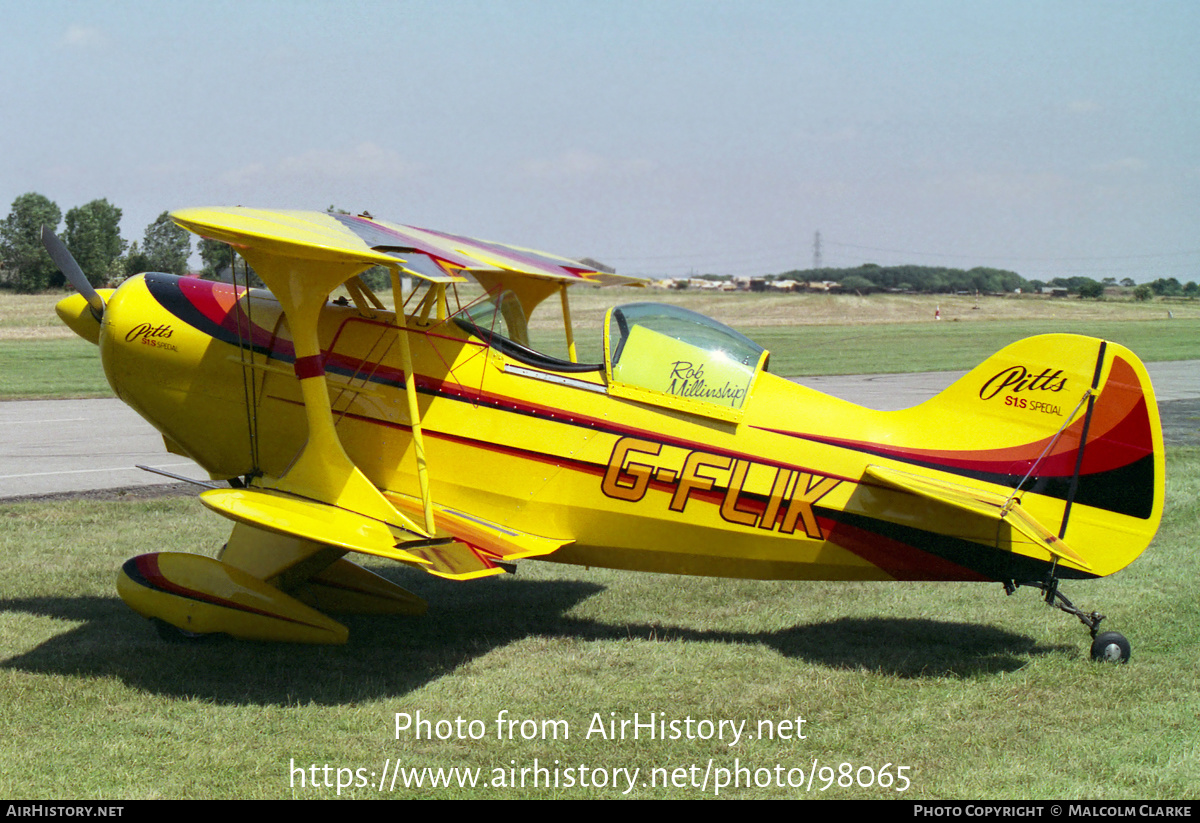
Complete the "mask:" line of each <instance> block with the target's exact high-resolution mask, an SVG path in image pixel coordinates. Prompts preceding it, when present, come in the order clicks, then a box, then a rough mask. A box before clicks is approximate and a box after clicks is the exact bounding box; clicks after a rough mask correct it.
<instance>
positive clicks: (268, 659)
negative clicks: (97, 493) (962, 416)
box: [0, 580, 1074, 705]
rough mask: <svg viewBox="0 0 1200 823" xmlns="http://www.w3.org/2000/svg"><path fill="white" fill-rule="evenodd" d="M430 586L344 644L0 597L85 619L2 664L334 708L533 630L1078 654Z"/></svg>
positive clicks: (998, 659)
mask: <svg viewBox="0 0 1200 823" xmlns="http://www.w3.org/2000/svg"><path fill="white" fill-rule="evenodd" d="M430 582H431V583H432V586H426V587H424V589H425V590H424V591H423V594H425V595H427V596H429V597H430V600H431V603H432V604H433V605H431V607H430V611H429V613H428V614H426V615H425V616H424V617H420V618H412V617H373V616H348V617H346V618H345V619H346V622H347V624H348V625H349V626H350V628H351V630H352V631H351V635H350V638H351V639H350V642H349V643H348V644H347V645H344V646H306V645H298V644H283V643H278V644H274V643H252V642H246V641H234V640H231V639H228V638H225V637H211V638H205V639H202V640H199V641H196V642H185V643H167V642H164V641H162V640H161V639H159V637H158V635H157V634H156V633H155V632H154V630H153V629H152V628H151V626H150V625H149V624H148V623H147V622H146V621H144V620H143V619H142V618H140V617H138V616H137V615H135V614H133V613H132V612H130V610H129V609H127V608H126V607H125V606H124V604H122V603H121V602H120V601H119V600H118V599H117V598H115V597H36V598H21V599H9V600H0V613H17V612H20V613H26V614H33V615H40V616H45V617H51V618H55V619H59V620H67V621H72V622H78V623H80V624H81V625H79V626H77V627H75V628H73V629H71V630H70V631H66V632H63V633H62V634H58V635H56V636H54V637H53V638H51V639H49V640H47V641H46V642H44V643H41V644H40V645H38V646H37V647H35V648H33V649H31V650H30V651H28V652H25V653H23V654H19V655H16V656H14V657H11V658H9V659H8V660H6V661H3V663H0V666H3V667H4V668H8V669H18V670H21V671H26V672H32V673H40V674H55V675H73V676H91V677H98V676H106V677H116V678H119V679H120V680H121V681H123V682H125V683H127V684H129V685H130V686H133V687H136V688H139V689H144V690H146V691H149V692H153V693H157V694H162V695H170V696H180V697H182V696H188V697H199V698H202V699H205V700H211V701H214V702H217V703H236V704H245V703H256V704H264V705H290V704H296V703H317V704H320V705H337V704H341V703H346V702H352V701H358V700H370V699H378V698H381V697H401V696H403V695H405V694H408V693H409V692H412V691H414V690H416V689H419V688H420V687H422V686H423V685H425V684H427V683H429V682H432V681H434V680H436V679H438V678H440V677H443V676H445V675H447V674H449V673H451V672H453V671H454V670H456V669H457V668H459V667H461V666H463V665H464V664H467V663H469V662H470V661H472V660H474V659H476V658H479V657H482V656H484V655H486V654H488V653H489V652H491V651H492V650H495V649H498V648H502V647H504V646H507V645H509V644H512V643H515V642H519V641H521V640H524V639H527V638H549V639H576V640H582V641H585V642H596V641H599V642H603V641H615V640H623V641H631V642H683V643H726V644H743V645H761V646H765V647H767V648H769V649H773V650H774V651H775V652H777V653H778V654H781V655H783V656H784V657H787V658H791V659H794V660H797V661H800V662H804V663H809V664H812V665H816V666H827V667H829V668H833V669H849V670H861V671H864V672H876V673H881V674H885V675H889V676H893V677H899V678H925V677H939V676H946V675H949V676H954V677H964V676H972V675H977V674H990V673H997V672H1004V671H1014V670H1016V669H1019V668H1021V667H1022V666H1024V665H1026V664H1027V663H1028V659H1029V658H1030V657H1031V656H1040V655H1046V654H1055V653H1061V652H1063V651H1074V650H1073V648H1069V647H1064V646H1050V645H1045V644H1040V643H1038V642H1037V641H1036V640H1034V639H1032V638H1030V637H1028V636H1025V635H1021V634H1015V633H1013V632H1010V631H1005V630H1002V629H998V628H994V627H991V626H984V625H974V624H969V623H961V622H952V621H944V620H935V619H906V618H889V617H879V618H851V617H837V618H832V619H830V620H827V621H823V622H820V623H809V624H804V625H797V626H794V627H791V628H787V629H783V630H779V631H765V632H744V631H722V630H712V629H709V630H697V629H690V628H686V627H680V626H671V625H664V624H657V623H648V622H636V623H619V624H615V623H605V622H601V621H596V620H593V619H581V618H577V617H572V616H570V615H569V614H568V612H570V611H571V609H573V608H574V607H575V606H577V605H578V604H579V603H581V602H582V601H584V600H586V599H587V598H589V597H591V596H592V595H595V594H597V593H599V592H600V591H602V590H603V587H602V586H599V585H596V584H593V583H587V582H581V581H519V580H505V581H503V582H499V583H498V584H492V585H488V583H489V581H479V582H478V583H476V584H475V585H474V586H462V585H461V584H456V583H453V582H444V583H443V582H441V581H430ZM431 589H432V590H431ZM731 676H733V677H736V675H731Z"/></svg>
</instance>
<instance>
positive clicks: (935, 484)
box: [863, 466, 1092, 571]
mask: <svg viewBox="0 0 1200 823" xmlns="http://www.w3.org/2000/svg"><path fill="white" fill-rule="evenodd" d="M863 479H864V480H867V481H874V482H875V483H876V484H880V485H883V486H887V487H889V488H893V489H898V490H900V491H904V492H910V493H912V494H916V495H919V496H920V497H924V498H926V499H929V500H934V501H937V502H939V503H945V504H946V505H948V506H953V507H955V508H956V509H960V510H962V511H966V512H970V513H971V514H975V515H979V516H980V517H984V518H987V519H989V520H996V521H1004V522H1006V523H1008V524H1009V525H1010V526H1011V527H1012V528H1013V529H1015V530H1016V531H1018V532H1020V533H1021V534H1022V535H1024V536H1025V537H1026V538H1028V539H1029V540H1031V541H1032V542H1033V543H1034V544H1035V545H1037V546H1040V547H1041V548H1043V549H1045V550H1046V551H1047V552H1049V553H1050V554H1051V555H1053V556H1054V557H1056V558H1060V559H1063V560H1069V561H1071V562H1072V563H1074V564H1076V565H1078V566H1080V567H1082V568H1084V569H1087V570H1089V571H1090V570H1091V568H1092V567H1091V566H1090V565H1089V564H1088V562H1087V561H1086V560H1084V559H1083V558H1082V557H1081V556H1080V555H1079V554H1078V553H1077V552H1075V551H1074V550H1073V549H1072V548H1071V547H1069V546H1068V545H1067V544H1066V543H1064V542H1063V541H1062V540H1060V539H1059V538H1058V537H1057V536H1055V535H1054V533H1053V532H1051V531H1050V530H1049V529H1047V528H1046V527H1045V526H1043V525H1042V524H1041V523H1039V522H1038V521H1037V519H1035V518H1034V517H1033V516H1032V515H1031V514H1029V512H1027V511H1025V509H1023V508H1022V507H1021V504H1020V503H1019V502H1017V500H1016V499H1015V498H1014V497H1012V496H1011V495H1009V494H1004V493H1003V492H994V491H987V490H984V489H973V488H970V487H968V486H960V485H958V484H957V483H946V482H944V481H941V480H934V479H932V478H929V477H921V476H919V475H915V474H910V473H909V472H904V471H898V470H896V469H889V468H885V467H883V466H868V467H867V470H866V471H865V472H864V473H863Z"/></svg>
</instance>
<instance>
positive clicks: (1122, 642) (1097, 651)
mask: <svg viewBox="0 0 1200 823" xmlns="http://www.w3.org/2000/svg"><path fill="white" fill-rule="evenodd" d="M1129 651H1130V649H1129V641H1128V640H1126V639H1125V635H1123V634H1121V633H1120V632H1104V634H1100V635H1097V636H1096V639H1095V640H1093V641H1092V660H1095V661H1096V662H1098V663H1128V662H1129Z"/></svg>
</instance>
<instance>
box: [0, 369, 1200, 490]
mask: <svg viewBox="0 0 1200 823" xmlns="http://www.w3.org/2000/svg"><path fill="white" fill-rule="evenodd" d="M1147 368H1148V369H1149V371H1150V377H1151V379H1152V380H1153V382H1154V388H1155V391H1156V393H1157V396H1158V402H1159V411H1160V413H1161V415H1162V419H1163V432H1164V436H1165V438H1166V441H1167V443H1168V444H1169V445H1193V446H1200V361H1194V360H1193V361H1176V362H1169V363H1150V364H1148V366H1147ZM963 374H965V372H925V373H920V374H864V375H852V376H837V377H803V378H797V379H796V382H798V383H802V384H803V385H806V386H810V387H812V388H815V389H818V390H820V391H823V392H825V393H826V394H832V395H835V396H837V397H842V398H844V399H846V400H849V401H851V402H853V403H858V404H860V405H863V406H869V407H871V408H876V409H889V410H890V409H902V408H907V407H909V406H914V405H916V404H917V403H920V402H922V401H924V400H927V399H929V398H930V397H933V396H934V395H935V394H937V393H938V392H940V391H941V390H942V389H944V388H946V387H947V386H949V385H950V384H951V383H953V382H954V381H955V380H957V379H958V378H959V377H962V375H963ZM139 463H141V464H144V465H148V466H152V467H154V468H158V469H165V470H166V471H170V472H173V473H175V474H179V475H183V476H185V477H193V478H196V479H200V480H207V479H208V476H207V475H206V474H205V473H204V472H203V471H201V470H200V467H199V466H197V465H195V464H194V463H192V462H191V461H190V460H187V459H185V458H182V457H177V456H176V455H173V454H168V453H167V451H166V449H164V448H163V441H162V437H161V435H159V433H158V432H157V431H156V430H155V429H154V428H153V427H152V426H151V425H150V424H149V423H147V422H146V421H144V420H142V418H140V417H139V416H138V415H137V413H136V412H134V411H133V410H132V409H130V408H129V407H128V406H126V405H125V404H124V403H122V402H121V401H119V400H116V399H106V400H32V401H12V402H5V403H0V500H3V499H11V498H21V497H34V496H43V495H52V494H62V493H72V492H89V491H96V490H102V489H114V488H122V489H124V488H130V487H143V488H144V487H156V486H162V485H164V484H173V483H175V481H173V480H171V479H170V478H166V477H163V476H161V475H157V474H151V473H149V472H145V471H142V470H140V469H137V468H135V466H136V465H137V464H139Z"/></svg>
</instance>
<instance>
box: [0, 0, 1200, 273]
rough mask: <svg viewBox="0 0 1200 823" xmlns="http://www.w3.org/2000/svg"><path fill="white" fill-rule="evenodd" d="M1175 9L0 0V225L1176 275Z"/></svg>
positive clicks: (1189, 16)
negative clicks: (242, 210)
mask: <svg viewBox="0 0 1200 823" xmlns="http://www.w3.org/2000/svg"><path fill="white" fill-rule="evenodd" d="M1197 43H1200V3H1196V2H1194V1H1193V0H1186V1H1185V2H1171V0H1161V1H1160V2H1138V1H1137V0H1126V1H1125V2H1106V0H1089V1H1088V2H1066V1H1065V0H1064V2H1053V1H1052V0H1039V2H1024V1H1023V0H1003V2H988V1H987V0H973V2H968V3H964V2H935V1H933V0H909V1H908V2H883V1H882V0H874V1H868V0H842V2H809V1H806V0H790V1H788V0H778V1H776V0H737V2H705V1H704V0H689V1H687V2H684V1H682V0H642V1H641V2H625V1H624V0H605V2H584V0H538V1H536V2H533V1H531V2H517V1H516V0H509V1H506V0H488V1H487V2H484V1H480V2H474V1H468V0H442V1H441V2H417V1H415V0H413V1H410V2H405V1H404V0H391V1H390V2H369V1H367V0H356V1H355V2H348V1H347V0H342V1H341V2H325V1H324V0H309V1H308V2H304V1H303V0H292V2H266V0H235V2H209V1H207V0H206V1H205V2H196V3H163V2H134V0H104V2H98V1H97V2H64V1H62V0H49V2H38V3H30V2H27V1H25V0H22V2H15V1H14V0H0V66H3V72H2V74H0V123H2V124H3V125H0V135H2V136H0V214H7V212H8V208H9V206H10V204H11V203H12V201H13V200H14V199H15V198H16V197H18V196H19V195H21V194H24V193H26V192H30V191H36V192H39V193H41V194H44V195H46V196H47V197H49V198H51V199H52V200H54V201H55V202H56V203H57V204H58V205H59V207H60V208H61V209H62V210H63V212H64V213H65V212H66V211H67V210H69V209H70V208H73V207H75V206H79V205H83V204H84V203H86V202H88V201H90V200H93V199H97V198H107V199H108V200H109V202H111V203H113V204H115V205H116V206H118V207H120V208H121V209H122V210H123V221H122V234H123V236H124V237H125V238H126V239H127V240H139V241H140V240H141V239H142V235H143V232H144V230H145V227H146V225H147V224H149V223H150V222H152V221H153V220H154V219H155V218H156V217H157V216H158V215H159V214H160V213H161V212H163V211H166V210H170V209H176V208H184V207H189V206H222V205H245V206H254V207H257V208H280V209H285V208H286V209H315V210H324V209H325V208H327V207H329V206H336V207H338V208H344V209H348V210H351V211H355V212H358V211H361V210H369V211H370V212H371V213H372V214H374V215H375V216H377V217H382V218H385V219H387V220H391V221H394V222H397V223H403V224H408V225H416V226H423V227H427V228H434V229H439V230H443V231H449V232H454V233H458V234H465V235H469V236H473V237H478V238H483V239H488V240H495V241H500V242H506V243H512V244H516V245H522V246H527V247H531V248H537V249H542V250H545V251H549V252H553V253H556V254H564V255H567V256H570V257H583V256H588V257H592V258H595V259H597V260H600V261H603V262H605V263H607V264H609V265H612V266H614V267H615V268H616V269H617V270H618V271H619V272H622V273H625V274H633V275H641V276H680V275H687V274H690V273H696V274H702V273H718V274H735V275H743V276H744V275H752V274H768V273H776V272H782V271H786V270H789V269H793V268H809V267H811V266H812V265H813V258H814V237H815V235H816V233H817V232H820V236H821V259H822V262H823V264H824V265H825V266H828V267H846V266H858V265H862V264H864V263H878V264H881V265H886V264H899V263H913V264H919V265H929V266H951V267H957V268H972V267H975V266H994V267H998V268H1005V269H1011V270H1014V271H1017V272H1019V273H1020V274H1022V275H1023V276H1025V277H1026V278H1029V279H1042V280H1049V279H1051V278H1053V277H1059V276H1072V275H1087V276H1090V277H1094V278H1095V279H1102V278H1104V277H1115V278H1117V279H1118V280H1119V279H1122V278H1125V277H1131V278H1133V279H1134V280H1137V281H1147V280H1153V279H1155V278H1158V277H1176V278H1177V279H1179V280H1180V281H1181V282H1187V281H1189V280H1200V231H1198V229H1200V58H1198V57H1197Z"/></svg>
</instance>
